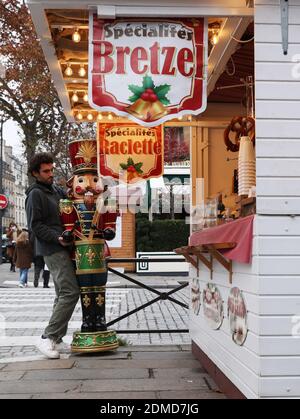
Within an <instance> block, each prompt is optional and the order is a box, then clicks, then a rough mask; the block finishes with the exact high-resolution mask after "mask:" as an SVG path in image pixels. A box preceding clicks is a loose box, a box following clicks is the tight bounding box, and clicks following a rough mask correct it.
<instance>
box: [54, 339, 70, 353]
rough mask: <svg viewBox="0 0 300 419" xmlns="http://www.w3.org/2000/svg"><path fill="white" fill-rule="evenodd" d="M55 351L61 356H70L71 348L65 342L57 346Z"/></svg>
mask: <svg viewBox="0 0 300 419" xmlns="http://www.w3.org/2000/svg"><path fill="white" fill-rule="evenodd" d="M55 349H56V350H57V351H58V352H59V353H60V354H68V353H70V352H71V346H70V345H68V344H67V343H65V342H64V341H63V340H62V341H61V342H59V343H56V344H55Z"/></svg>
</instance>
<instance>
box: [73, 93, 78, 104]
mask: <svg viewBox="0 0 300 419" xmlns="http://www.w3.org/2000/svg"><path fill="white" fill-rule="evenodd" d="M71 99H72V101H73V102H78V101H79V97H78V96H77V93H76V92H74V94H73V96H72V98H71Z"/></svg>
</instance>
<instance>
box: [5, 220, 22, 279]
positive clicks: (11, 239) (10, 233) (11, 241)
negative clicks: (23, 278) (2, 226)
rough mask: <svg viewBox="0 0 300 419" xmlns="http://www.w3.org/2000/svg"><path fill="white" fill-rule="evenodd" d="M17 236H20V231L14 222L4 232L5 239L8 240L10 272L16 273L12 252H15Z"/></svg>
mask: <svg viewBox="0 0 300 419" xmlns="http://www.w3.org/2000/svg"><path fill="white" fill-rule="evenodd" d="M19 234H20V230H19V228H18V226H17V224H16V223H14V222H11V223H10V224H9V226H8V229H7V232H6V237H7V238H8V245H7V256H8V259H9V262H10V272H16V268H15V264H14V252H15V247H16V241H17V237H18V235H19Z"/></svg>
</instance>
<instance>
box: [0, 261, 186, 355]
mask: <svg viewBox="0 0 300 419" xmlns="http://www.w3.org/2000/svg"><path fill="white" fill-rule="evenodd" d="M32 276H33V273H32V272H31V273H30V280H29V287H28V288H18V273H11V272H9V265H8V264H3V265H1V266H0V287H1V288H0V363H3V362H14V361H29V360H39V359H44V357H43V356H42V355H41V354H40V353H39V352H38V351H37V349H36V347H35V343H36V341H37V339H38V338H39V336H40V335H41V333H42V331H43V329H44V326H45V325H46V324H47V321H48V320H49V318H50V314H51V309H52V303H53V299H54V288H53V284H52V283H51V282H50V286H51V288H50V289H43V288H42V287H41V286H40V287H39V288H34V287H33V284H32V280H33V278H32ZM134 277H135V278H137V279H138V280H140V281H141V282H145V283H147V284H152V285H153V284H157V285H158V288H160V290H162V291H165V292H168V291H170V289H171V288H173V287H174V286H178V285H179V282H180V283H182V282H185V281H187V277H175V278H170V277H139V276H134ZM40 285H42V281H41V284H40ZM172 296H173V297H174V298H177V299H179V300H180V301H183V302H186V303H187V302H188V288H185V289H184V290H182V291H180V292H178V293H176V294H174V295H172ZM155 297H156V295H155V294H154V293H152V292H150V291H148V290H145V289H141V288H137V287H135V286H134V285H131V284H130V283H129V282H128V281H125V280H123V279H122V278H120V277H116V276H114V275H111V274H110V275H109V280H108V289H107V305H106V312H107V320H108V321H110V320H112V319H114V318H117V317H119V316H121V315H123V314H125V313H127V312H128V311H130V310H133V309H134V308H136V307H137V306H140V305H142V304H144V303H145V302H147V301H149V300H151V299H153V298H155ZM80 324H81V308H80V304H78V305H77V307H76V310H75V312H74V314H73V317H72V319H71V322H70V324H69V330H68V335H67V336H66V338H65V341H67V342H70V341H71V339H72V333H73V332H74V331H75V330H78V329H79V328H80ZM115 328H116V329H119V330H136V329H158V328H160V329H167V330H170V329H173V330H174V329H187V328H188V313H187V310H185V309H184V308H182V307H180V306H179V305H177V304H174V303H171V302H166V301H161V302H159V303H155V304H154V305H152V306H149V307H147V308H146V309H144V310H142V311H140V312H138V313H136V314H134V315H132V316H130V317H128V318H126V319H123V320H122V321H120V322H118V323H116V325H115ZM119 336H120V337H121V338H123V339H124V340H125V343H127V344H129V345H149V344H151V345H175V344H176V345H182V344H189V343H190V338H189V335H188V334H182V333H176V334H171V333H166V334H124V335H119Z"/></svg>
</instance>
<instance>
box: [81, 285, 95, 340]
mask: <svg viewBox="0 0 300 419" xmlns="http://www.w3.org/2000/svg"><path fill="white" fill-rule="evenodd" d="M93 296H94V294H92V293H87V292H83V293H82V292H81V293H80V298H81V308H82V325H81V332H82V333H90V332H94V331H95V312H94V307H93Z"/></svg>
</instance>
